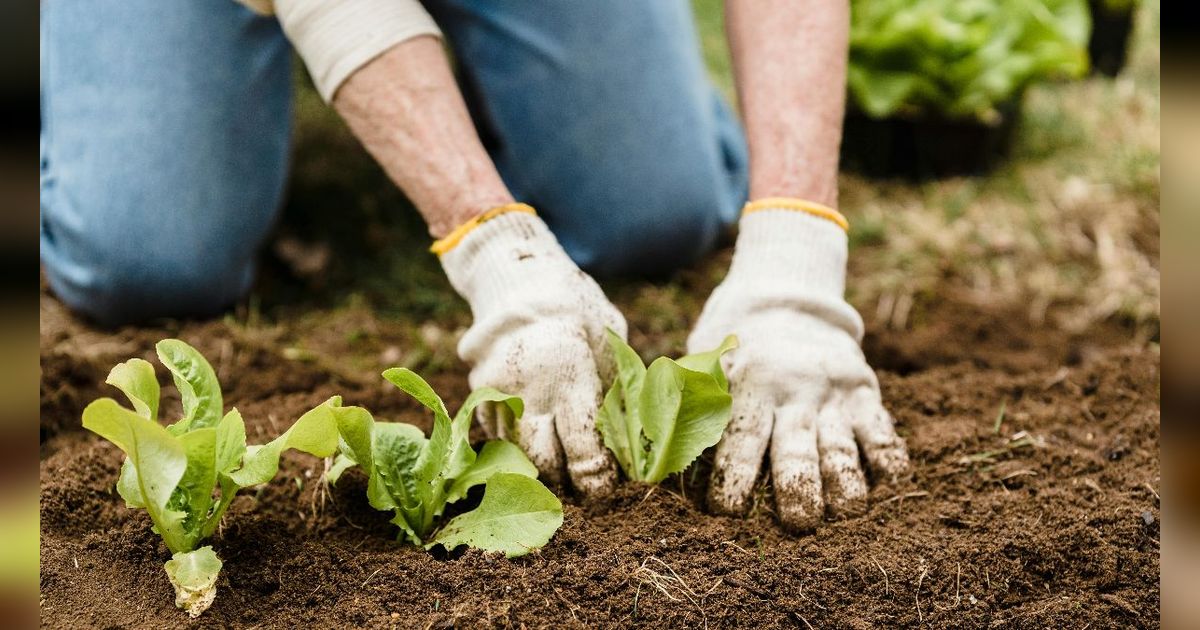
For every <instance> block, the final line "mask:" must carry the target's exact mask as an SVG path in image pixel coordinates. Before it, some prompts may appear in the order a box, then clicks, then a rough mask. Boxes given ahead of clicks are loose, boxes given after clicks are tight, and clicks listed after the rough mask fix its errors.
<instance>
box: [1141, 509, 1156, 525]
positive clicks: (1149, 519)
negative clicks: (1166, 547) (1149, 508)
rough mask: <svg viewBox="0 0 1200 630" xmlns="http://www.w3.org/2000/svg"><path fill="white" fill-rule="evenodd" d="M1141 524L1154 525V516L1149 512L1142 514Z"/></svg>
mask: <svg viewBox="0 0 1200 630" xmlns="http://www.w3.org/2000/svg"><path fill="white" fill-rule="evenodd" d="M1142 522H1143V523H1145V524H1146V525H1153V524H1154V515H1153V514H1151V513H1150V512H1142Z"/></svg>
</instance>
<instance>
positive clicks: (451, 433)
mask: <svg viewBox="0 0 1200 630" xmlns="http://www.w3.org/2000/svg"><path fill="white" fill-rule="evenodd" d="M383 376H384V378H386V379H387V380H388V381H390V382H391V383H393V384H394V385H396V386H397V387H399V388H400V389H401V390H403V391H405V392H407V393H408V394H410V395H411V396H412V397H413V398H415V399H416V400H417V401H418V402H420V403H421V404H422V405H424V406H425V407H426V408H427V409H429V410H430V411H431V412H433V416H434V417H433V430H432V431H431V432H430V436H429V437H428V438H426V437H425V435H424V433H422V432H421V430H420V429H418V428H417V427H415V426H413V425H409V424H404V423H392V422H376V421H375V420H374V419H373V418H371V415H370V413H369V412H367V411H366V410H364V409H359V408H356V407H338V408H335V409H332V411H331V413H333V415H334V416H335V417H336V423H335V424H336V426H337V427H338V431H339V433H340V442H339V447H338V449H339V454H338V457H337V459H336V460H335V461H334V463H333V465H332V467H331V468H330V470H329V472H328V473H327V474H326V479H327V480H328V481H329V482H330V483H335V482H336V481H337V479H338V478H339V477H340V476H341V475H342V474H343V473H344V472H345V471H346V470H347V469H349V468H351V467H353V466H359V467H360V468H362V470H363V472H364V473H366V475H367V479H368V482H367V500H368V502H369V503H370V504H371V506H372V507H374V508H375V509H377V510H381V511H391V512H392V513H393V517H392V520H391V522H392V523H393V524H395V525H396V526H397V527H399V528H400V535H399V536H400V538H401V539H403V540H407V541H408V542H410V543H412V544H414V545H422V544H423V545H426V547H428V546H430V545H432V544H436V543H434V542H426V541H430V540H433V541H437V540H439V539H440V538H441V537H442V534H441V533H440V532H439V527H440V526H441V518H442V514H443V513H444V511H445V509H446V506H447V505H449V504H451V503H454V502H457V501H461V500H462V499H463V498H465V497H466V496H467V493H468V492H469V491H470V489H471V488H473V487H475V486H478V485H480V484H487V486H488V488H491V487H492V484H493V483H495V484H496V486H495V487H496V488H497V489H496V490H494V491H493V490H490V489H489V490H486V491H485V493H484V497H485V498H484V503H486V504H487V505H488V510H489V511H492V512H496V513H500V512H503V511H504V510H507V509H510V508H511V507H512V506H511V505H510V502H511V501H514V500H516V501H518V503H517V504H515V505H517V506H518V507H519V506H521V505H526V504H527V503H528V502H529V501H530V499H529V496H526V495H530V493H533V494H532V495H531V496H533V497H535V498H537V497H540V499H538V500H539V501H540V502H541V503H542V504H545V503H546V501H545V497H544V495H545V494H549V496H550V497H551V498H552V499H553V501H554V502H555V503H556V504H557V509H558V512H559V524H561V513H562V506H561V504H559V503H558V499H557V498H554V495H553V493H550V491H549V490H547V489H546V488H545V486H543V485H542V484H541V483H540V482H539V481H537V468H536V467H535V466H534V465H533V463H531V462H530V461H529V458H527V457H526V456H525V454H524V453H523V452H522V451H521V449H520V448H518V447H517V446H516V445H514V444H511V443H509V442H504V441H498V440H497V441H492V442H488V443H487V444H485V445H484V447H483V449H482V450H481V451H480V452H479V453H476V452H475V450H474V449H472V448H471V444H470V441H469V433H470V428H471V421H472V417H473V416H474V414H475V410H476V408H477V407H478V406H479V405H482V404H493V405H499V406H500V407H501V409H502V410H504V412H505V413H507V414H510V415H511V416H513V417H514V418H520V416H521V413H522V412H523V411H524V405H523V403H522V402H521V400H520V399H519V398H516V397H514V396H510V395H508V394H505V393H503V392H500V391H497V390H495V389H492V388H482V389H478V390H476V391H474V392H471V394H470V396H468V397H467V400H466V401H465V402H464V403H463V406H462V407H461V408H460V409H459V410H458V413H456V414H455V415H454V417H453V418H451V416H450V414H449V412H448V411H447V410H446V406H445V403H443V402H442V399H441V398H440V397H439V396H438V395H437V393H436V392H434V391H433V388H432V387H430V386H429V384H428V383H426V382H425V380H424V379H422V378H421V377H420V376H418V375H417V374H416V373H414V372H412V371H411V370H407V369H404V368H393V369H390V370H387V371H386V372H384V374H383ZM506 475H507V476H516V477H521V478H522V479H526V480H527V481H529V482H530V483H531V484H532V486H531V485H530V484H529V483H526V484H521V483H510V482H508V481H505V480H503V479H501V478H502V477H504V476H506ZM497 479H501V480H500V481H495V480H497ZM530 488H535V489H534V490H530ZM489 495H492V498H491V499H490V500H489V499H488V498H487V497H488V496H489ZM520 501H525V502H526V503H520ZM481 507H482V506H481ZM478 511H479V509H478V508H477V509H476V510H473V511H472V512H469V514H474V513H475V512H478ZM486 513H487V512H485V514H486ZM463 516H465V515H463ZM463 516H459V517H457V518H455V519H453V520H451V521H450V522H451V523H469V522H470V519H468V520H467V521H460V520H459V519H462V518H463ZM532 516H535V517H536V516H537V515H536V514H535V515H532ZM541 521H545V519H544V518H542V519H541ZM541 521H539V522H541ZM447 527H449V525H447ZM557 528H558V525H554V527H553V528H551V529H550V530H549V532H548V533H544V536H543V532H542V530H541V529H538V530H536V532H535V533H536V534H537V535H535V536H532V537H530V536H525V537H522V538H520V539H519V542H521V543H522V544H527V545H534V544H535V543H536V545H535V546H541V545H544V544H545V542H546V541H547V540H549V538H550V536H551V535H553V533H554V531H555V530H557ZM543 529H544V528H543ZM440 531H445V530H444V528H443V529H442V530H440ZM456 531H457V530H456ZM463 531H467V532H470V531H474V530H471V528H469V527H468V528H467V529H466V530H463ZM446 535H447V536H451V537H453V535H454V534H446ZM447 540H449V539H447ZM539 540H540V542H538V541H539ZM462 544H472V543H470V541H467V542H464V543H462ZM511 544H516V543H515V542H514V543H511ZM502 550H504V551H506V552H507V551H509V550H508V549H507V548H506V549H502Z"/></svg>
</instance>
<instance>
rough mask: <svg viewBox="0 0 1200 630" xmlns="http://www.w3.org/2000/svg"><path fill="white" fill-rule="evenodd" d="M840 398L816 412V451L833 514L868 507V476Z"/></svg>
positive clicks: (854, 512)
mask: <svg viewBox="0 0 1200 630" xmlns="http://www.w3.org/2000/svg"><path fill="white" fill-rule="evenodd" d="M841 403H842V401H841V400H835V401H833V403H832V404H827V405H825V407H824V408H822V409H821V412H820V413H819V414H817V454H818V455H819V457H820V460H821V487H822V488H823V489H824V497H825V508H826V510H828V511H829V513H830V514H831V515H834V516H842V515H849V514H859V513H861V512H862V511H863V508H864V507H866V498H867V478H866V476H865V475H863V471H862V464H860V463H859V459H858V445H857V444H855V442H854V430H853V429H852V428H851V427H850V418H849V417H848V416H847V415H846V413H847V410H846V406H845V405H844V404H841Z"/></svg>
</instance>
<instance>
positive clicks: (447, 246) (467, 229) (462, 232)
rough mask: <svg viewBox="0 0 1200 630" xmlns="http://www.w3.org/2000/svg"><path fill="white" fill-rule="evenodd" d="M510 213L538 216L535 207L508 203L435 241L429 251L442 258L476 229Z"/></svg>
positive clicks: (472, 219) (478, 215)
mask: <svg viewBox="0 0 1200 630" xmlns="http://www.w3.org/2000/svg"><path fill="white" fill-rule="evenodd" d="M509 212H520V213H522V214H532V215H534V216H537V212H535V211H534V209H533V207H532V206H530V205H529V204H524V203H506V204H504V205H502V206H496V207H495V208H492V209H491V210H487V211H485V212H483V213H481V214H477V215H475V216H474V217H472V218H471V219H470V220H469V221H467V222H466V223H463V224H462V225H460V226H458V227H456V228H454V229H453V230H452V231H451V232H450V233H449V234H447V235H446V236H445V237H444V238H440V239H438V240H436V241H434V242H433V245H431V246H430V247H429V251H431V252H433V253H435V254H437V255H438V256H441V255H442V254H445V253H446V252H448V251H450V250H452V249H454V247H455V246H456V245H458V244H459V243H461V242H462V240H463V239H464V238H466V237H467V235H468V234H470V233H471V231H472V230H474V229H475V228H477V227H479V226H480V225H483V224H484V223H487V222H488V221H490V220H492V219H494V218H496V217H498V216H500V215H502V214H508V213H509Z"/></svg>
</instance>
